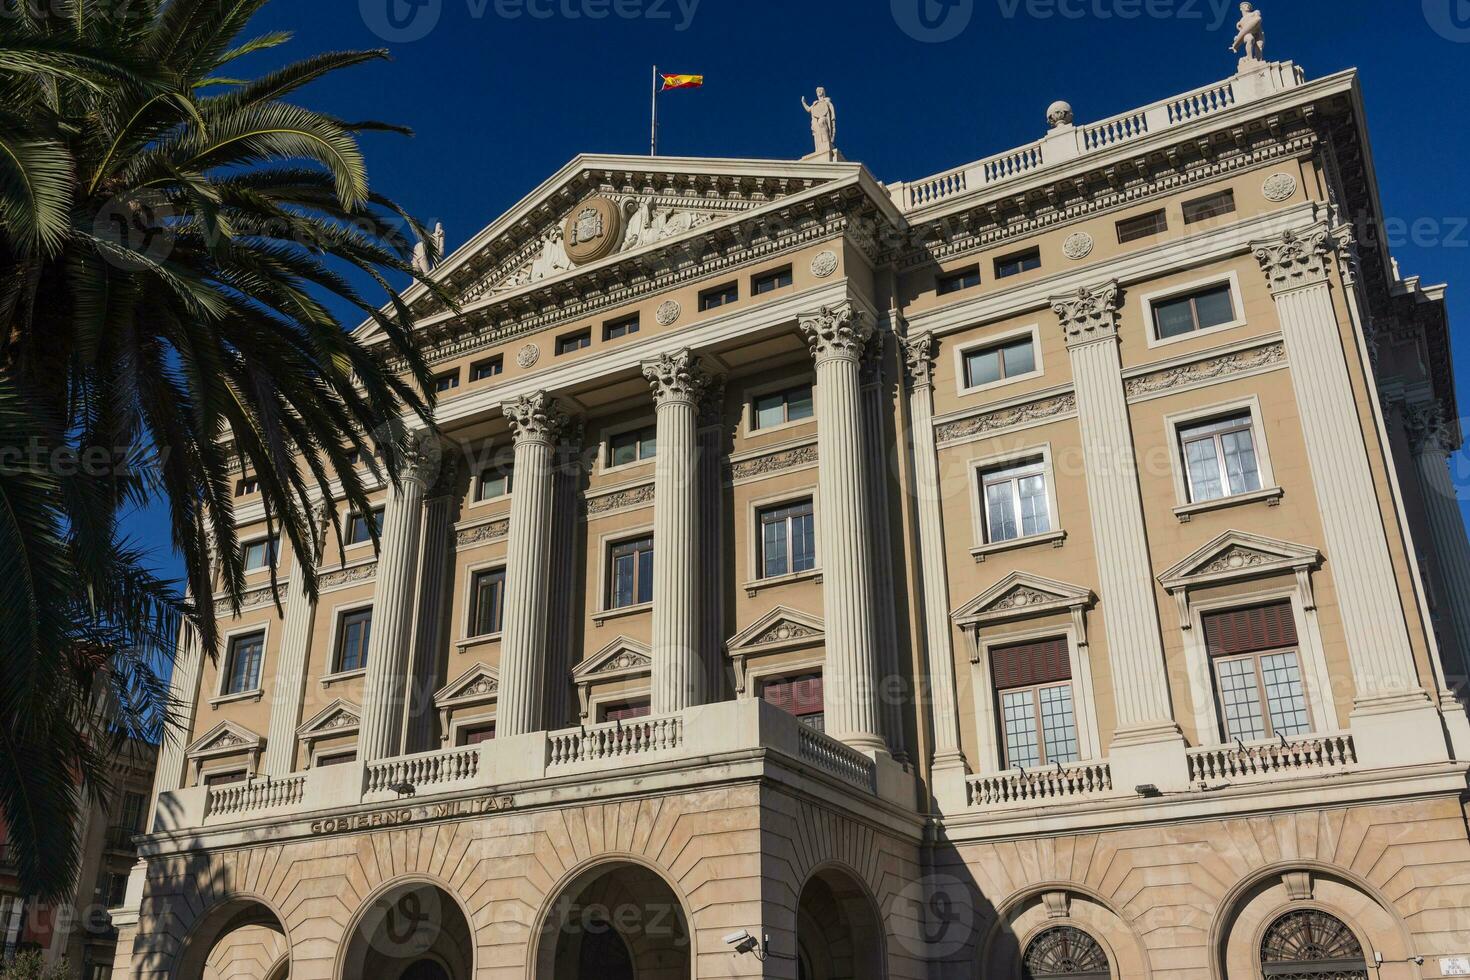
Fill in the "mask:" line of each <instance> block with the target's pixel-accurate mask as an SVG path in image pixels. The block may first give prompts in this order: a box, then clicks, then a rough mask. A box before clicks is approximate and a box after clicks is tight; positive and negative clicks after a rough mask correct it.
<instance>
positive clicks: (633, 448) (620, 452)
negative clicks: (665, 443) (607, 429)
mask: <svg viewBox="0 0 1470 980" xmlns="http://www.w3.org/2000/svg"><path fill="white" fill-rule="evenodd" d="M657 452H658V427H657V426H652V425H649V426H645V427H644V428H641V429H630V430H629V431H627V432H619V433H618V434H617V435H615V436H613V437H611V438H610V439H608V441H607V465H608V466H627V465H628V464H629V463H637V462H639V461H641V460H645V459H653V457H654V455H655V454H656V453H657Z"/></svg>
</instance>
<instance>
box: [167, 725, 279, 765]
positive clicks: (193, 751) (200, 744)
mask: <svg viewBox="0 0 1470 980" xmlns="http://www.w3.org/2000/svg"><path fill="white" fill-rule="evenodd" d="M264 744H265V740H264V739H263V738H261V737H260V736H259V735H257V734H256V733H255V732H252V731H251V730H250V729H248V728H246V727H245V726H243V725H238V724H236V723H235V722H233V721H222V722H220V723H219V724H218V725H215V726H214V727H213V728H211V729H210V730H209V731H207V732H205V733H204V734H203V735H201V736H200V737H199V738H197V739H196V740H195V741H194V742H193V744H191V745H190V746H189V747H188V748H187V749H185V750H184V755H185V756H186V757H187V758H190V759H207V758H213V757H215V756H222V755H238V754H240V753H244V752H248V753H250V754H252V755H258V754H259V753H260V750H261V747H262V746H263V745H264Z"/></svg>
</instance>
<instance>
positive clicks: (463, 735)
mask: <svg viewBox="0 0 1470 980" xmlns="http://www.w3.org/2000/svg"><path fill="white" fill-rule="evenodd" d="M494 739H495V722H493V721H491V722H487V723H485V724H483V725H472V726H470V727H468V728H462V729H460V732H459V744H460V745H479V744H480V743H481V742H490V741H494Z"/></svg>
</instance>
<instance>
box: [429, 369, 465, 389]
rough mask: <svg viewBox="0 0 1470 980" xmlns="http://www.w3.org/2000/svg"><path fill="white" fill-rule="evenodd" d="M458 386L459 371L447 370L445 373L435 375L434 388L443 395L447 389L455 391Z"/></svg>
mask: <svg viewBox="0 0 1470 980" xmlns="http://www.w3.org/2000/svg"><path fill="white" fill-rule="evenodd" d="M458 387H459V372H458V371H446V372H445V373H444V374H438V375H435V376H434V390H435V391H436V392H438V393H439V394H441V395H442V394H444V393H445V392H446V391H453V390H454V389H455V388H458Z"/></svg>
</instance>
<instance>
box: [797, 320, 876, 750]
mask: <svg viewBox="0 0 1470 980" xmlns="http://www.w3.org/2000/svg"><path fill="white" fill-rule="evenodd" d="M800 325H801V331H802V333H803V334H805V335H806V339H807V343H808V344H809V345H810V347H811V351H812V357H813V359H814V360H815V361H816V366H817V487H818V491H819V492H820V494H821V506H820V507H819V508H818V514H819V520H820V524H819V529H818V538H819V543H820V546H821V555H822V605H823V609H824V620H825V622H826V630H827V667H826V671H825V672H824V674H823V686H824V689H825V692H826V716H827V730H828V731H829V732H830V733H831V734H832V735H834V736H835V737H837V738H839V739H841V740H843V741H844V742H847V743H848V744H850V745H852V746H854V747H855V748H858V749H861V750H863V751H869V752H877V751H881V750H884V749H885V745H884V741H883V736H882V733H881V727H880V725H879V723H878V711H877V703H876V698H875V693H876V688H877V684H878V673H879V671H878V651H877V647H876V642H875V636H874V625H875V617H874V615H873V606H872V596H873V573H872V568H871V567H870V565H869V562H870V557H869V548H868V537H869V535H870V534H871V533H872V527H873V525H872V522H871V521H870V520H869V515H868V514H867V513H866V512H865V508H864V503H865V501H866V499H867V494H866V492H865V489H864V485H863V459H862V454H863V415H862V391H861V381H860V378H859V373H858V364H859V361H860V360H861V359H862V354H863V346H864V345H865V344H866V343H867V341H868V338H869V337H871V336H872V334H873V325H872V323H870V322H868V321H867V319H866V317H864V316H863V315H862V313H860V312H859V311H857V310H854V309H853V308H852V306H851V305H850V304H844V305H842V306H840V307H838V308H836V309H831V308H828V307H823V308H822V310H821V311H820V312H818V313H814V314H810V315H807V316H803V317H802V318H801V320H800Z"/></svg>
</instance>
